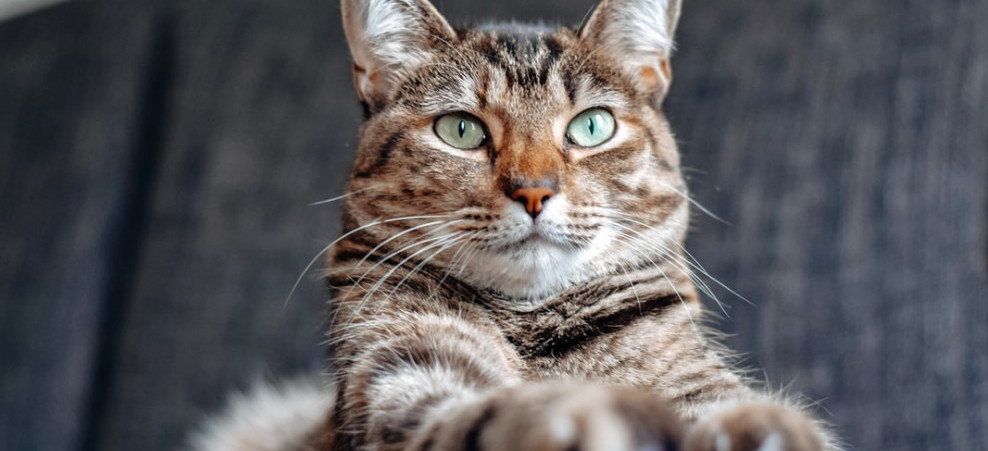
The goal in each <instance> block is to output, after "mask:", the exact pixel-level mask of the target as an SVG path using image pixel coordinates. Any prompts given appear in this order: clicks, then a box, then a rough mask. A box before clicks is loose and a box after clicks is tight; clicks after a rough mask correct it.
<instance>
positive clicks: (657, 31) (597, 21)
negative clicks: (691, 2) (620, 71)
mask: <svg viewBox="0 0 988 451" xmlns="http://www.w3.org/2000/svg"><path fill="white" fill-rule="evenodd" d="M681 5H682V0H604V1H603V2H601V3H600V4H599V5H598V6H597V9H596V10H595V11H594V13H593V15H592V16H591V17H590V19H589V20H588V21H587V23H586V25H585V26H584V27H583V29H582V30H581V31H580V36H581V38H582V39H586V40H591V41H593V42H594V44H595V45H597V46H598V47H600V48H602V50H603V51H604V52H606V53H608V54H611V55H622V57H621V63H622V65H623V66H624V67H623V68H624V69H625V71H626V72H627V73H629V74H631V75H632V76H633V77H634V78H635V79H636V80H638V81H639V84H640V85H641V86H642V88H643V89H645V90H647V91H650V92H653V93H654V95H655V96H656V97H657V100H658V101H661V100H662V98H663V97H664V96H665V93H666V91H668V89H669V84H670V83H671V82H672V71H671V68H670V65H669V58H670V57H671V56H672V51H673V47H674V45H673V36H674V34H675V31H676V24H677V23H678V22H679V12H680V8H681Z"/></svg>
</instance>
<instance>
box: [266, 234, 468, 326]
mask: <svg viewBox="0 0 988 451" xmlns="http://www.w3.org/2000/svg"><path fill="white" fill-rule="evenodd" d="M447 216H449V215H420V216H403V217H400V218H392V219H386V220H380V219H375V220H374V221H371V222H369V223H367V224H365V225H362V226H360V227H357V228H355V229H353V230H351V231H349V232H347V233H345V234H343V235H340V237H339V238H337V239H335V240H333V242H331V243H329V244H327V245H326V247H324V248H322V250H321V251H319V253H317V254H316V256H315V257H312V260H310V261H309V264H307V265H305V269H303V270H302V272H301V273H300V274H299V275H298V278H297V279H295V284H294V285H292V289H291V290H290V291H289V292H288V296H285V302H284V303H283V304H282V306H281V310H282V311H284V310H285V309H286V308H288V302H289V301H290V300H291V299H292V296H293V295H294V294H295V291H296V290H298V286H299V284H301V283H302V279H304V278H305V274H306V273H308V272H309V270H310V269H312V265H315V264H316V261H318V260H319V258H320V257H322V256H323V255H324V254H326V252H329V250H330V249H331V248H332V247H333V246H335V245H336V244H337V243H339V242H340V241H343V240H344V239H345V238H347V237H349V236H350V235H353V234H354V233H357V232H359V231H361V230H364V229H367V228H369V227H374V226H377V225H381V224H387V223H391V222H398V221H411V220H415V219H433V218H441V217H447Z"/></svg>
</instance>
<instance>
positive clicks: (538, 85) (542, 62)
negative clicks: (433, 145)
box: [405, 22, 635, 114]
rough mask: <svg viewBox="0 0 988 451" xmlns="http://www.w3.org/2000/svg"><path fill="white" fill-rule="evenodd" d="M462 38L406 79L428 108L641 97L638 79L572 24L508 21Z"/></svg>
mask: <svg viewBox="0 0 988 451" xmlns="http://www.w3.org/2000/svg"><path fill="white" fill-rule="evenodd" d="M457 37H458V39H457V40H456V41H455V42H445V43H443V45H442V46H441V48H438V49H435V50H437V53H438V54H439V55H442V56H441V59H440V60H439V61H437V62H435V63H433V64H430V65H427V66H426V67H425V68H423V69H422V70H421V71H420V72H418V74H417V76H415V77H413V78H412V79H410V80H409V82H408V83H407V84H406V86H405V88H406V89H405V91H406V93H408V94H412V93H413V92H414V93H416V94H418V95H417V96H414V97H417V99H416V100H417V102H416V103H417V106H418V107H420V108H422V109H423V110H424V111H423V112H424V113H427V114H439V113H444V112H448V111H450V110H458V109H459V110H464V111H471V112H473V111H479V110H483V109H485V108H487V107H489V106H494V105H495V104H497V103H501V104H502V105H504V106H510V107H511V108H512V109H514V110H517V109H518V108H522V107H524V105H520V103H528V102H530V101H537V102H538V104H539V105H532V104H529V106H532V107H535V106H541V107H550V106H552V104H555V105H556V106H560V105H564V104H565V105H569V106H577V107H578V106H580V105H582V106H583V107H590V106H605V107H613V108H621V107H622V106H624V105H627V104H630V103H633V101H634V95H635V93H634V89H633V87H632V84H631V83H629V82H628V80H627V79H625V78H624V77H623V76H622V74H621V73H620V72H619V71H617V70H616V69H615V67H614V64H608V63H607V62H606V61H602V59H601V57H602V55H600V54H596V53H595V52H593V49H592V48H588V46H587V45H585V44H583V43H581V41H580V39H579V37H578V36H577V34H576V33H575V32H574V31H572V30H571V29H568V28H564V27H553V26H548V25H545V24H525V23H517V22H506V23H505V22H502V23H491V24H484V25H481V26H478V27H473V28H470V29H462V30H458V32H457ZM546 112H548V111H546Z"/></svg>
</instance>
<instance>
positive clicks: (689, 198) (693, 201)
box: [659, 182, 732, 225]
mask: <svg viewBox="0 0 988 451" xmlns="http://www.w3.org/2000/svg"><path fill="white" fill-rule="evenodd" d="M659 183H661V184H662V186H665V187H666V188H669V189H670V190H672V191H674V192H675V193H676V194H679V195H680V196H682V197H683V199H685V200H686V201H687V202H689V203H691V204H693V206H694V207H696V208H697V209H698V210H700V211H702V212H703V213H706V215H707V216H710V217H711V218H713V219H716V220H718V221H720V222H722V223H724V224H727V225H732V224H731V223H730V222H727V221H726V220H724V219H723V218H721V217H720V216H717V215H715V214H714V213H713V212H712V211H710V210H709V209H708V208H707V207H704V206H703V205H701V204H700V202H699V201H697V200H696V199H694V198H693V197H692V196H690V195H689V194H687V193H685V192H683V191H680V190H679V189H677V188H676V187H675V186H672V185H670V184H668V183H664V182H659Z"/></svg>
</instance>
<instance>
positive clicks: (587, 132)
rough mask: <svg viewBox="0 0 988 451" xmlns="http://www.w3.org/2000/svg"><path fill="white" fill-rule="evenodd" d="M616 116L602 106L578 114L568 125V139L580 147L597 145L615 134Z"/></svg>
mask: <svg viewBox="0 0 988 451" xmlns="http://www.w3.org/2000/svg"><path fill="white" fill-rule="evenodd" d="M614 128H615V127H614V116H612V115H611V113H609V112H607V110H605V109H602V108H591V109H589V110H586V111H584V112H582V113H580V114H578V115H577V116H576V117H575V118H573V120H572V121H570V123H569V126H568V127H566V139H568V140H569V141H570V142H571V143H573V144H576V145H577V146H580V147H596V146H599V145H601V144H603V143H604V142H606V141H607V140H608V139H611V137H612V136H614Z"/></svg>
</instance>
